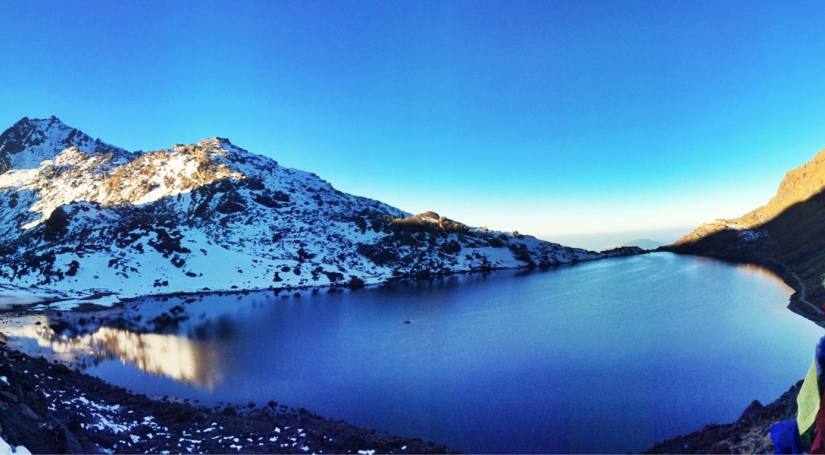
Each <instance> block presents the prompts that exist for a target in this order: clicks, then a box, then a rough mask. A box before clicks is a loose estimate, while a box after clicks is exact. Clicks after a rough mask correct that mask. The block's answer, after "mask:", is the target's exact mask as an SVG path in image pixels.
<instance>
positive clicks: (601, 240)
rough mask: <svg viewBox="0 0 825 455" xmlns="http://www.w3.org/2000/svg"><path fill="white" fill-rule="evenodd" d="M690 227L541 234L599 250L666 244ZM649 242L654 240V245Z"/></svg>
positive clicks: (578, 246) (552, 239) (573, 244)
mask: <svg viewBox="0 0 825 455" xmlns="http://www.w3.org/2000/svg"><path fill="white" fill-rule="evenodd" d="M690 230H691V227H689V226H686V227H683V228H671V229H660V230H647V231H628V232H605V233H597V234H575V235H554V236H543V237H546V238H545V240H550V241H552V242H557V243H562V244H564V245H567V246H572V247H577V248H586V249H588V250H595V251H601V250H606V249H609V248H615V247H618V246H638V247H641V248H645V249H653V248H656V247H657V246H662V245H668V244H671V243H673V242H675V241H676V240H678V239H679V238H680V237H682V236H683V235H685V234H687V233H688V232H690ZM651 242H654V243H655V244H658V245H654V244H652V243H651Z"/></svg>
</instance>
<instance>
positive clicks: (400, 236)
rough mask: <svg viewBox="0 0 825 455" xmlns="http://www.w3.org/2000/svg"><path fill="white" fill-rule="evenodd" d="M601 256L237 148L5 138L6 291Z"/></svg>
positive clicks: (198, 284)
mask: <svg viewBox="0 0 825 455" xmlns="http://www.w3.org/2000/svg"><path fill="white" fill-rule="evenodd" d="M598 257H601V256H600V255H599V254H597V253H593V252H589V251H585V250H580V249H573V248H566V247H563V246H561V245H558V244H554V243H549V242H544V241H541V240H538V239H536V238H534V237H530V236H523V235H518V234H510V233H502V232H495V231H488V230H486V229H478V228H472V227H469V226H465V225H463V224H461V223H458V222H456V221H452V220H449V219H447V218H444V217H441V216H439V215H438V214H435V213H432V212H426V213H423V214H421V215H417V216H411V215H410V214H408V213H406V212H403V211H402V210H399V209H396V208H394V207H391V206H389V205H387V204H384V203H381V202H379V201H375V200H371V199H367V198H362V197H358V196H353V195H349V194H345V193H342V192H340V191H338V190H336V189H335V188H333V187H332V186H331V185H330V184H329V183H327V182H325V181H324V180H322V179H320V178H319V177H318V176H316V175H315V174H311V173H307V172H303V171H298V170H295V169H289V168H284V167H282V166H279V165H278V163H277V162H275V161H273V160H271V159H269V158H267V157H264V156H260V155H255V154H253V153H250V152H247V151H246V150H243V149H241V148H239V147H237V146H235V145H233V144H232V143H231V142H229V141H228V140H227V139H222V138H212V139H206V140H203V141H200V142H198V143H196V144H189V145H176V146H174V147H171V148H169V149H164V150H158V151H152V152H128V151H125V150H123V149H120V148H117V147H114V146H111V145H108V144H105V143H103V142H101V141H100V140H93V139H91V138H90V137H89V136H88V135H86V134H85V133H83V132H81V131H79V130H76V129H74V128H71V127H69V126H66V125H65V124H63V123H62V122H61V121H60V120H59V119H57V118H55V117H51V118H49V119H43V120H36V119H35V120H32V119H27V118H24V119H22V120H20V121H19V122H17V123H16V124H15V125H14V126H12V127H11V128H9V129H8V130H6V131H5V132H4V133H3V134H2V135H0V285H7V286H18V287H33V286H36V287H38V288H40V289H41V290H42V289H46V290H51V291H54V292H63V293H66V294H71V295H78V294H90V293H96V292H111V293H114V294H116V295H117V296H120V297H132V296H138V295H145V294H157V293H169V292H193V291H201V290H228V289H262V288H281V287H298V286H323V285H336V284H340V285H344V284H350V285H355V286H358V285H362V284H365V283H367V284H368V283H379V282H383V281H386V280H388V279H391V278H394V277H405V276H428V275H433V274H441V273H452V272H466V271H477V270H490V269H496V268H512V267H528V266H550V265H555V264H561V263H568V262H574V261H581V260H589V259H595V258H598Z"/></svg>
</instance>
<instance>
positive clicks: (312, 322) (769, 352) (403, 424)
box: [88, 253, 822, 452]
mask: <svg viewBox="0 0 825 455" xmlns="http://www.w3.org/2000/svg"><path fill="white" fill-rule="evenodd" d="M789 294H790V290H789V289H788V288H787V287H785V286H784V285H783V284H781V282H779V281H778V280H777V279H776V278H775V277H772V276H771V275H770V274H767V273H765V272H760V271H759V270H756V269H752V268H744V267H737V266H734V265H730V264H726V263H722V262H718V261H714V260H709V259H702V258H695V257H686V256H675V255H671V254H667V253H657V254H651V255H645V256H636V257H631V258H621V259H611V260H604V261H597V262H592V263H585V264H580V265H576V266H572V267H566V268H561V269H557V270H551V271H546V272H533V273H517V272H501V273H494V274H490V275H488V276H486V277H484V276H480V275H471V276H465V277H457V278H452V279H447V280H442V281H435V282H423V283H412V284H397V285H393V286H389V287H383V288H378V289H368V290H361V291H358V292H347V293H335V294H327V293H322V294H319V295H316V296H304V297H302V298H288V299H281V298H275V297H273V296H272V295H271V294H253V295H250V296H247V297H243V298H241V300H238V297H237V296H229V297H226V296H225V297H217V296H210V297H206V298H205V299H204V300H203V301H202V302H200V303H192V304H190V305H189V308H188V309H189V312H190V313H191V314H193V315H198V317H195V318H194V321H195V322H191V323H189V324H188V325H187V326H186V327H185V328H184V329H182V333H181V335H180V337H166V338H159V339H154V340H153V341H151V342H147V344H151V345H152V346H153V347H151V348H150V347H147V346H146V345H140V346H137V345H135V346H131V345H130V342H128V341H123V342H121V344H122V345H123V346H120V347H119V348H118V349H119V350H120V351H124V352H125V351H131V353H130V354H128V356H123V355H122V357H124V358H127V357H128V358H129V359H130V360H129V361H127V362H126V363H125V364H124V363H122V362H121V361H120V360H104V361H103V362H102V363H100V364H99V365H97V366H94V367H91V368H90V369H89V370H88V372H90V373H92V374H94V375H97V376H100V377H102V378H104V379H106V380H108V381H110V382H113V383H115V384H119V385H122V386H125V387H128V388H131V389H133V390H135V391H139V392H143V393H147V394H150V395H165V394H169V395H173V396H178V397H188V398H197V399H200V400H201V401H202V402H209V403H214V402H217V401H225V402H238V403H247V402H249V401H255V402H259V403H265V402H267V401H268V400H276V401H278V402H281V403H285V404H288V405H290V406H293V407H305V408H307V409H310V410H312V411H313V412H316V413H318V414H321V415H324V416H327V417H334V418H340V419H344V420H347V421H349V422H351V423H354V424H358V425H362V426H367V427H373V428H377V429H379V430H385V431H389V432H391V433H395V434H401V435H408V436H417V437H422V438H425V439H429V440H432V441H436V442H441V443H445V444H448V445H450V446H452V447H454V448H456V449H460V450H463V451H482V452H496V451H518V452H529V451H540V452H600V451H609V452H625V451H637V450H642V449H645V448H647V447H648V446H650V445H652V444H653V443H654V442H656V441H658V440H661V439H664V438H667V437H669V436H674V435H676V434H680V433H685V432H689V431H692V430H696V429H699V428H700V427H702V426H704V425H705V424H708V423H712V422H725V421H730V420H733V419H735V418H737V417H738V415H739V413H741V411H742V410H744V408H745V407H746V406H747V405H748V404H749V403H750V402H751V400H753V399H759V400H761V401H762V402H763V403H764V402H769V401H771V400H773V399H775V398H777V397H778V396H779V395H780V394H781V393H782V392H784V391H785V390H787V388H788V387H789V386H790V385H791V384H792V383H793V382H794V381H796V380H797V379H800V378H801V377H802V376H803V375H804V373H805V371H806V368H807V366H808V364H809V363H810V360H811V357H812V355H813V349H814V346H815V343H816V340H817V339H818V337H819V336H820V335H821V334H822V330H821V329H820V328H819V327H817V326H816V325H814V324H813V323H811V322H809V321H807V320H805V319H803V318H802V317H800V316H797V315H796V314H793V313H792V312H790V311H789V310H787V309H786V305H787V300H788V296H789ZM164 304H165V303H164ZM147 305H151V304H147ZM201 313H202V314H201ZM404 321H410V323H409V324H406V323H404ZM198 324H200V325H201V327H200V328H199V329H198V330H195V329H194V327H195V326H196V325H198ZM196 333H197V335H196ZM189 338H191V340H189ZM131 344H132V345H133V344H134V343H133V342H132V343H131ZM129 356H131V357H129ZM136 358H137V359H139V360H135V359H136ZM187 362H188V363H187ZM136 364H138V365H140V366H141V368H143V369H146V370H151V371H154V372H155V374H150V373H146V372H144V371H142V370H141V369H140V368H138V367H137V366H135V365H136ZM174 364H185V367H184V368H178V367H176V366H174ZM190 364H191V365H190ZM181 369H183V370H184V371H179V370H181ZM167 370H168V371H167ZM165 375H166V376H165ZM168 375H171V376H177V377H179V378H181V379H180V380H174V379H170V378H169V377H168Z"/></svg>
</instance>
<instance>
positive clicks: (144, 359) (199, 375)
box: [4, 324, 224, 390]
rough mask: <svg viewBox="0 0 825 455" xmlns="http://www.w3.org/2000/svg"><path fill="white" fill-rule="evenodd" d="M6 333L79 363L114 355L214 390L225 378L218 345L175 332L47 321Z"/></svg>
mask: <svg viewBox="0 0 825 455" xmlns="http://www.w3.org/2000/svg"><path fill="white" fill-rule="evenodd" d="M4 331H5V332H6V334H7V336H9V337H13V338H23V339H29V340H32V341H34V342H36V343H37V345H38V346H39V347H40V348H43V349H45V350H47V352H51V353H52V354H53V356H52V357H53V358H55V359H59V360H61V361H63V362H66V363H70V364H73V365H76V366H81V367H83V368H86V367H89V366H91V365H96V364H98V363H99V362H101V361H103V360H109V359H118V360H120V361H121V362H122V363H124V364H130V365H134V366H135V367H137V368H139V369H140V370H142V371H144V372H147V373H151V374H153V375H158V376H165V377H168V378H171V379H174V380H176V381H179V382H183V383H186V384H190V385H193V386H196V387H199V388H201V389H205V390H212V389H214V388H215V387H216V386H218V385H219V384H220V383H221V382H222V381H223V379H224V373H223V371H222V370H221V368H220V364H221V362H219V355H218V350H217V349H216V347H215V346H214V345H213V344H211V343H210V342H209V341H208V340H207V341H203V340H200V341H199V340H195V339H190V338H187V337H185V336H180V335H173V334H156V333H136V332H131V331H128V330H124V329H119V328H113V327H100V328H98V329H96V330H95V331H94V332H93V333H91V334H84V335H80V336H75V337H67V336H60V335H57V334H55V332H54V331H53V330H52V329H50V328H49V327H48V326H47V325H39V326H38V325H31V324H27V325H22V326H19V327H12V328H9V329H6V330H4Z"/></svg>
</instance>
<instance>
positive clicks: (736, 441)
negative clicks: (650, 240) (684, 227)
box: [646, 245, 825, 453]
mask: <svg viewBox="0 0 825 455" xmlns="http://www.w3.org/2000/svg"><path fill="white" fill-rule="evenodd" d="M659 251H667V252H671V253H675V254H680V255H685V256H696V257H709V258H712V259H715V260H720V261H725V262H730V263H734V264H749V265H756V266H759V267H764V268H766V269H768V270H770V271H771V272H772V273H774V274H775V275H776V276H778V277H780V278H781V279H782V281H783V282H784V283H785V284H786V285H787V286H788V287H790V288H791V289H793V291H794V292H793V294H791V296H790V298H789V301H788V307H787V308H788V309H789V310H791V311H792V312H794V313H796V314H798V315H800V316H802V317H804V318H806V319H808V320H810V321H811V322H813V323H815V324H817V325H820V326H823V327H825V313H823V312H822V310H820V309H819V308H817V307H816V306H815V305H813V304H812V303H810V302H809V301H808V300H807V295H806V294H807V292H806V291H807V288H806V285H805V283H804V281H803V280H802V279H800V278H799V276H798V275H797V274H796V273H795V272H793V271H792V270H791V269H790V268H788V267H787V266H785V265H784V264H781V263H779V262H777V261H774V260H762V259H759V258H756V257H754V256H749V255H746V254H741V253H731V252H727V253H714V252H708V251H702V252H698V251H692V250H690V249H689V248H685V247H684V246H683V245H679V246H673V245H671V246H668V247H662V248H659ZM800 386H801V382H798V383H797V384H795V385H793V386H791V388H790V389H788V391H787V392H785V393H784V394H783V395H782V396H780V397H779V398H777V399H776V400H775V401H773V402H772V403H770V404H768V405H766V406H762V404H761V403H759V402H758V401H754V402H753V403H752V404H751V406H749V407H748V408H747V409H745V410H744V411H743V414H742V416H741V417H740V418H739V419H738V420H736V421H735V422H731V423H727V424H709V425H707V426H706V427H704V428H703V429H701V430H697V431H695V432H692V433H689V434H685V435H679V436H675V437H672V438H668V439H666V440H664V441H662V442H660V443H657V444H656V445H654V446H653V447H651V448H650V449H648V450H647V451H646V452H647V453H674V452H684V453H772V452H773V450H774V447H773V442H772V441H771V439H770V435H769V433H770V427H771V425H772V424H774V423H776V422H779V421H781V420H787V419H792V418H794V417H795V415H796V395H797V393H798V392H799V387H800Z"/></svg>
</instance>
